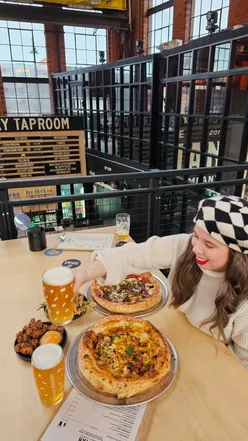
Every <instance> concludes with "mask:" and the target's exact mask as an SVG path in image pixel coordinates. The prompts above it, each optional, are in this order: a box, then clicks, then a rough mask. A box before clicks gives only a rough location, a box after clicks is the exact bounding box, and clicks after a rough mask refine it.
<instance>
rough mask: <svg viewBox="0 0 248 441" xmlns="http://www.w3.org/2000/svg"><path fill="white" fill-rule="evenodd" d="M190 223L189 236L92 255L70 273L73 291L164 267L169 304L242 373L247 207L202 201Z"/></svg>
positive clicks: (247, 315)
mask: <svg viewBox="0 0 248 441" xmlns="http://www.w3.org/2000/svg"><path fill="white" fill-rule="evenodd" d="M194 223H195V228H194V231H193V234H190V235H188V234H178V235H174V236H167V237H162V238H159V237H155V236H154V237H151V238H150V239H149V240H148V241H147V242H144V243H141V244H135V243H130V244H126V245H124V246H123V247H122V248H114V249H110V250H105V251H101V252H99V251H95V252H94V253H93V254H92V262H93V263H92V265H91V266H90V267H89V268H87V269H83V270H81V271H80V272H79V271H78V272H77V273H76V280H75V291H77V290H78V289H79V288H80V286H81V285H82V284H83V283H85V282H88V281H90V280H93V279H98V281H99V283H101V284H105V285H114V284H117V283H119V282H120V281H121V280H122V279H123V278H124V277H125V276H127V275H128V274H131V273H135V272H136V273H139V272H143V271H147V270H153V269H168V268H170V274H169V277H168V282H169V285H170V287H171V298H172V301H171V305H172V306H174V307H175V308H178V309H179V310H180V311H182V312H184V313H185V315H186V317H187V318H188V320H189V322H190V323H191V324H192V325H193V326H196V327H198V328H200V329H201V330H202V331H204V332H205V333H207V334H210V335H212V336H213V337H215V338H219V339H221V340H222V341H224V342H225V344H228V345H229V347H230V349H231V350H233V351H234V353H235V355H236V356H237V357H238V359H239V360H240V361H241V362H242V363H243V364H244V365H245V367H246V368H248V202H246V201H245V200H244V199H241V198H237V197H234V196H220V197H214V198H209V199H205V200H203V201H201V202H200V204H199V209H198V212H197V214H196V217H195V219H194Z"/></svg>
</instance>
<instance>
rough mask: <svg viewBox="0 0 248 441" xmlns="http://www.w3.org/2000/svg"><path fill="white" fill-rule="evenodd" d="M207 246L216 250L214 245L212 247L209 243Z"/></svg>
mask: <svg viewBox="0 0 248 441" xmlns="http://www.w3.org/2000/svg"><path fill="white" fill-rule="evenodd" d="M206 245H207V247H208V248H215V246H214V245H211V244H209V243H207V244H206Z"/></svg>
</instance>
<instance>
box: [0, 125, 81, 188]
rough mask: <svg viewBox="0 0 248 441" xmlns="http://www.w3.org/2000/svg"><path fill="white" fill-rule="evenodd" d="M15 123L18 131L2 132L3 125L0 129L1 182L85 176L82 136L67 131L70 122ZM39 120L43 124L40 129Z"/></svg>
mask: <svg viewBox="0 0 248 441" xmlns="http://www.w3.org/2000/svg"><path fill="white" fill-rule="evenodd" d="M7 119H8V120H9V118H6V120H7ZM13 119H14V118H13ZM15 120H18V121H15V123H16V129H17V131H14V132H10V131H8V130H4V128H5V125H3V124H2V128H1V125H0V179H1V178H6V179H20V178H21V179H22V178H23V179H28V178H38V177H44V176H66V175H86V164H85V149H84V134H83V131H81V130H68V128H70V126H69V121H70V118H63V122H64V124H62V122H61V121H62V119H60V118H43V119H42V118H26V119H25V120H24V118H23V119H22V120H21V119H20V118H15ZM19 120H20V121H19ZM30 120H31V122H30ZM38 120H43V121H41V122H42V125H40V124H38V123H39V122H40V121H38ZM66 120H68V124H67V125H66V124H65V123H66ZM37 121H38V123H37ZM44 121H45V122H44ZM49 121H50V123H49V125H47V122H49ZM32 122H33V125H32ZM41 122H40V123H41ZM54 122H55V123H56V124H55V123H54ZM59 122H60V123H59ZM24 123H25V124H24ZM35 123H36V125H35ZM6 124H7V123H6ZM10 127H13V121H11V124H10ZM6 128H8V126H7V125H6ZM32 128H34V129H36V130H35V131H32V130H30V129H32ZM43 128H44V130H43ZM48 128H49V129H48ZM57 128H58V130H57ZM18 129H19V130H18Z"/></svg>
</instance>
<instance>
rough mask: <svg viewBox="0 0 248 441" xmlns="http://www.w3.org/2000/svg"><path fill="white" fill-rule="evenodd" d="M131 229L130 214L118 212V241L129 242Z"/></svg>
mask: <svg viewBox="0 0 248 441" xmlns="http://www.w3.org/2000/svg"><path fill="white" fill-rule="evenodd" d="M129 231H130V215H129V214H127V213H118V214H117V215H116V232H117V239H118V242H121V241H123V242H127V240H128V236H129Z"/></svg>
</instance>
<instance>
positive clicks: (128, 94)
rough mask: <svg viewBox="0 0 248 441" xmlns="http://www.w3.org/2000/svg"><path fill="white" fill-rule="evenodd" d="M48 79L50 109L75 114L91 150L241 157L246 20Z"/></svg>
mask: <svg viewBox="0 0 248 441" xmlns="http://www.w3.org/2000/svg"><path fill="white" fill-rule="evenodd" d="M52 79H53V87H54V100H55V107H56V113H58V114H66V115H82V117H83V118H84V123H85V130H86V148H87V149H88V150H91V151H94V152H95V153H96V154H97V152H103V153H105V154H106V155H111V156H116V157H118V158H119V161H120V162H121V161H124V160H128V161H130V162H133V163H136V165H137V164H139V166H140V167H143V168H150V169H153V168H159V169H172V168H174V169H176V168H191V167H205V166H216V165H231V164H239V163H243V162H245V161H246V160H247V143H248V25H245V26H243V27H241V28H239V29H236V30H233V29H231V30H226V31H222V32H219V33H217V34H216V35H212V36H207V37H203V38H200V39H198V40H194V41H191V42H190V43H189V44H187V45H184V46H181V47H178V48H175V49H170V50H168V51H164V52H162V53H160V54H155V55H149V56H145V57H135V58H131V59H126V60H121V61H118V62H116V63H110V64H106V65H103V66H92V67H90V68H88V69H78V70H76V71H74V72H66V73H58V74H54V75H53V77H52Z"/></svg>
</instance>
